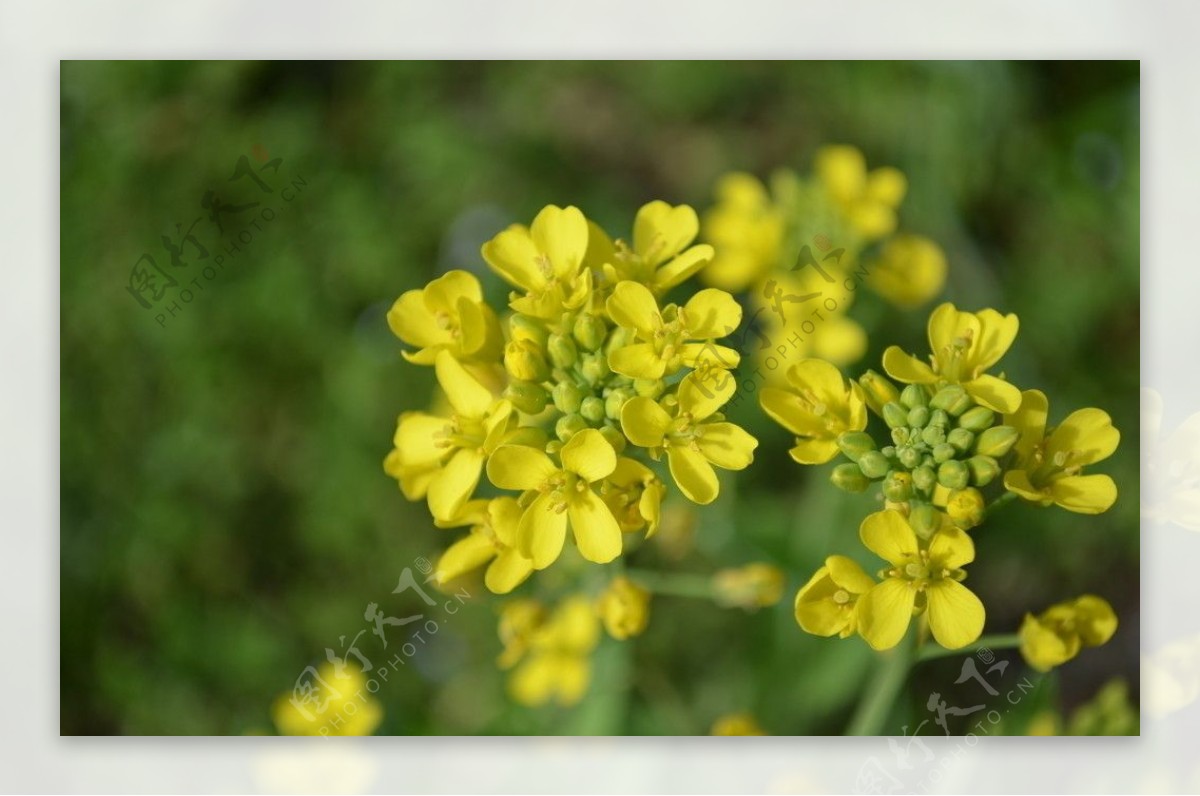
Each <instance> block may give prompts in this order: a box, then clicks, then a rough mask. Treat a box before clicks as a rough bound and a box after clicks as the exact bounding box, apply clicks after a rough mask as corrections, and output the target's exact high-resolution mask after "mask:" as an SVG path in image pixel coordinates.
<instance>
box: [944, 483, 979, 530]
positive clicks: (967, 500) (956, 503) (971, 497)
mask: <svg viewBox="0 0 1200 796" xmlns="http://www.w3.org/2000/svg"><path fill="white" fill-rule="evenodd" d="M984 506H985V504H984V501H983V495H981V494H979V490H978V489H973V488H971V487H967V488H966V489H956V490H954V491H953V492H951V493H950V497H949V498H947V499H946V514H947V515H948V516H949V517H950V519H951V520H953V521H954V524H955V525H957V526H958V527H959V528H963V529H969V528H974V527H975V526H976V525H978V524H979V523H981V522H983V515H984Z"/></svg>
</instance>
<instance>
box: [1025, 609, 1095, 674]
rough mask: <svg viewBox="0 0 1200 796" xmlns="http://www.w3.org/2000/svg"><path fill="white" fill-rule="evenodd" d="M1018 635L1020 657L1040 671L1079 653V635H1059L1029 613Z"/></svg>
mask: <svg viewBox="0 0 1200 796" xmlns="http://www.w3.org/2000/svg"><path fill="white" fill-rule="evenodd" d="M1019 635H1020V637H1021V655H1022V657H1024V658H1025V660H1026V661H1027V662H1028V663H1029V665H1030V666H1032V667H1033V668H1034V669H1037V670H1038V671H1040V672H1045V671H1049V670H1050V669H1052V668H1054V667H1055V666H1059V665H1061V664H1064V663H1066V662H1067V661H1069V660H1071V659H1072V658H1074V657H1075V656H1076V655H1078V654H1079V646H1080V642H1079V636H1077V635H1075V634H1074V633H1072V634H1070V635H1068V636H1065V637H1064V636H1061V635H1059V634H1058V633H1056V632H1055V630H1054V628H1053V627H1051V626H1050V625H1044V624H1042V623H1041V622H1039V621H1038V620H1037V618H1036V617H1034V616H1032V615H1030V614H1026V615H1025V621H1023V622H1022V623H1021V629H1020V631H1019Z"/></svg>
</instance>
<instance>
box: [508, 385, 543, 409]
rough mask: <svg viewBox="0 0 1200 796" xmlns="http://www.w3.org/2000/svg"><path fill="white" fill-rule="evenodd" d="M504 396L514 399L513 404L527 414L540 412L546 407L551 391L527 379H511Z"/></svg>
mask: <svg viewBox="0 0 1200 796" xmlns="http://www.w3.org/2000/svg"><path fill="white" fill-rule="evenodd" d="M504 397H505V398H507V399H508V400H510V401H512V405H513V406H515V407H517V409H518V410H519V411H521V412H524V413H525V414H527V415H536V414H539V413H540V412H541V411H542V410H543V409H545V408H546V402H547V401H549V400H550V393H548V392H546V388H544V387H542V386H541V385H538V384H533V383H531V382H527V381H510V382H509V383H508V386H507V387H505V388H504Z"/></svg>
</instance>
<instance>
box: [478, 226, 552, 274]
mask: <svg viewBox="0 0 1200 796" xmlns="http://www.w3.org/2000/svg"><path fill="white" fill-rule="evenodd" d="M481 253H482V254H483V259H484V260H486V261H487V264H488V265H490V266H491V267H492V270H493V271H495V272H496V273H497V274H499V275H500V276H501V277H503V278H504V279H505V280H506V281H508V282H509V283H511V284H513V285H515V286H517V287H523V288H525V289H527V290H533V289H539V288H541V287H543V286H544V285H545V284H546V281H547V279H546V275H545V274H544V273H543V272H542V270H541V269H540V268H539V267H538V265H537V258H538V249H537V246H536V245H535V244H534V242H533V238H532V237H530V235H529V230H528V229H526V228H525V227H522V226H520V225H518V224H514V225H512V226H511V227H509V228H508V229H506V230H504V231H503V232H501V233H500V234H499V235H497V236H496V237H494V238H492V239H491V240H490V241H488V242H487V243H485V244H483V249H482V250H481Z"/></svg>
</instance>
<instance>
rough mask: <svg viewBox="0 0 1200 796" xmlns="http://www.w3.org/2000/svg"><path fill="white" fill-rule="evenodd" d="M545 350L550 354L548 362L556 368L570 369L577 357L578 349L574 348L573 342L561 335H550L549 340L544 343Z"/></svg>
mask: <svg viewBox="0 0 1200 796" xmlns="http://www.w3.org/2000/svg"><path fill="white" fill-rule="evenodd" d="M546 350H547V351H549V352H550V361H551V362H553V363H554V366H555V367H557V368H569V367H571V366H572V365H574V364H575V360H576V358H577V357H578V356H579V349H577V348H576V347H575V341H573V340H572V339H571V338H570V337H565V336H563V335H561V334H552V335H550V340H549V342H548V343H546Z"/></svg>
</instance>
